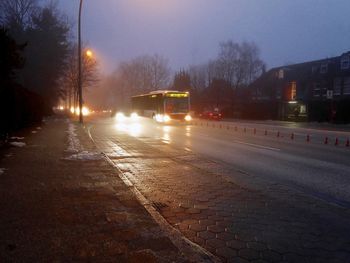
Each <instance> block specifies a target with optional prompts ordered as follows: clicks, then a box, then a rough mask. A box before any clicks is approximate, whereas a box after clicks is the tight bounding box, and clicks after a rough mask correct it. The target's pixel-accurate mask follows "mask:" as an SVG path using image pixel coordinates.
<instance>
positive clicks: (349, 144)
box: [345, 138, 350, 147]
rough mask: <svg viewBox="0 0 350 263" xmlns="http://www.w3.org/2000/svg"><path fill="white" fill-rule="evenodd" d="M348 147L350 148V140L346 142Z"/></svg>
mask: <svg viewBox="0 0 350 263" xmlns="http://www.w3.org/2000/svg"><path fill="white" fill-rule="evenodd" d="M345 146H346V147H349V146H350V141H349V138H348V139H347V140H346V144H345Z"/></svg>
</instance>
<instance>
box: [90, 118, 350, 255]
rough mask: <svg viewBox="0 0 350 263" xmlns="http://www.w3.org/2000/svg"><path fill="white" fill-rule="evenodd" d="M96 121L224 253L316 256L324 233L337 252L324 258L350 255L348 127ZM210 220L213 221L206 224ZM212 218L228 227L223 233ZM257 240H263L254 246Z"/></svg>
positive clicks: (155, 191)
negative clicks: (315, 244) (325, 127)
mask: <svg viewBox="0 0 350 263" xmlns="http://www.w3.org/2000/svg"><path fill="white" fill-rule="evenodd" d="M88 127H89V133H90V135H91V137H92V138H93V139H94V141H95V142H96V145H97V146H98V147H99V148H100V149H101V150H102V151H103V152H104V153H105V154H106V155H107V156H108V157H109V158H110V160H111V161H112V162H114V164H115V165H116V166H117V167H118V168H119V169H120V171H121V172H123V174H124V175H125V177H126V178H127V180H128V181H130V182H131V184H133V185H134V186H135V187H136V188H137V189H138V190H139V191H140V192H141V193H142V194H143V195H144V196H145V197H146V198H147V199H149V200H150V201H151V202H153V203H154V204H155V207H156V208H157V210H158V211H159V212H160V213H161V214H162V215H163V217H164V218H165V219H166V220H167V221H168V222H169V223H170V224H172V225H173V226H174V227H176V228H178V229H179V230H180V231H181V232H182V233H183V234H184V235H185V236H186V237H187V238H189V239H190V240H191V241H193V242H195V243H197V244H199V245H201V246H203V247H205V248H206V249H208V250H209V251H210V252H212V253H214V254H215V255H217V256H219V257H220V258H221V259H223V260H224V261H230V259H232V258H235V257H237V258H236V259H238V258H239V259H240V260H255V259H264V260H266V261H271V262H274V261H279V260H275V259H277V258H279V259H280V260H282V259H283V260H285V261H290V262H299V261H300V260H301V261H300V262H302V261H303V260H305V261H306V262H308V261H310V258H314V257H315V255H313V254H312V255H311V254H310V248H309V247H308V246H309V245H310V244H309V243H308V242H310V240H309V239H310V236H311V235H315V236H313V239H317V240H312V242H316V241H317V242H318V241H320V240H318V239H322V242H323V243H322V244H318V245H317V246H316V247H313V248H312V249H316V250H317V252H318V253H321V252H320V250H324V249H326V250H327V251H328V252H329V253H328V254H327V255H324V254H322V253H321V254H322V256H320V257H321V258H324V259H328V261H329V259H330V258H332V259H337V260H338V259H339V260H340V261H343V260H344V259H346V260H348V259H349V260H350V251H349V250H348V249H347V248H349V247H350V240H349V238H348V237H349V236H350V235H349V233H350V229H349V228H347V227H346V228H345V229H344V228H339V225H338V224H340V225H342V226H345V225H347V224H346V223H345V222H346V221H347V220H349V218H350V217H349V208H350V191H349V190H350V176H349V175H350V164H349V159H350V158H349V157H350V147H347V146H346V143H347V138H348V137H350V133H349V132H348V131H330V130H325V129H309V128H298V127H289V126H280V125H274V124H264V123H253V122H246V123H245V122H207V121H203V120H194V121H193V123H192V124H191V125H185V124H170V125H163V124H157V123H154V122H153V121H152V120H150V119H143V118H141V119H139V120H138V121H136V122H135V121H131V120H126V121H125V122H123V123H118V122H116V121H115V120H114V119H111V118H104V119H103V118H102V119H93V120H91V121H90V123H89V126H88ZM242 198H243V199H242ZM238 201H239V202H238ZM242 205H243V206H242ZM252 207H254V209H253V210H252V209H251V208H252ZM180 208H182V209H185V210H181V211H180V212H179V211H178V209H180ZM211 208H212V209H211ZM218 209H219V211H218ZM220 209H221V210H220ZM213 211H215V212H213ZM197 212H198V213H199V215H196V214H197ZM212 213H214V214H212ZM243 219H244V220H243ZM191 220H192V221H191ZM193 220H194V221H193ZM196 220H197V221H196ZM198 220H199V221H198ZM203 220H207V221H209V222H207V225H206V226H205V227H204V228H202V227H201V222H202V223H203ZM211 221H213V222H214V225H215V226H216V227H219V226H221V224H222V225H223V226H225V227H224V228H219V229H221V230H220V231H221V232H220V231H219V230H218V231H219V232H215V230H217V228H215V230H213V229H212V226H211V224H213V222H211ZM226 221H229V222H230V224H225V222H226ZM237 221H238V223H237ZM242 221H243V222H242ZM252 221H253V222H252ZM205 222H206V221H205ZM269 222H273V225H270V223H269ZM342 222H344V224H342ZM226 223H227V222H226ZM235 223H237V224H235ZM240 223H242V224H240ZM248 223H249V224H250V226H249V227H248V226H247V225H245V224H248ZM193 224H194V225H193ZM196 224H199V225H198V226H197V225H196ZM251 224H254V225H255V226H256V228H254V227H252V226H251ZM296 225H298V226H296ZM233 226H234V231H231V232H230V229H231V228H232V227H233ZM269 227H271V228H273V230H272V229H271V231H267V230H266V229H269ZM288 227H291V228H292V229H293V231H288ZM276 228H277V229H280V230H279V231H280V232H275V231H276ZM281 229H283V231H282V230H281ZM311 229H312V230H311ZM203 231H204V232H203ZM294 231H295V232H294ZM308 231H311V232H312V233H308ZM290 232H292V233H290ZM330 232H331V233H333V234H334V236H333V237H332V235H330ZM212 233H215V235H214V236H212V235H211V234H212ZM290 235H292V236H290ZM305 235H306V236H307V238H306V237H305ZM223 236H224V238H223ZM242 236H243V237H242ZM247 236H248V237H251V238H248V237H247ZM282 236H283V238H282ZM342 236H343V237H342ZM304 237H305V240H304ZM321 237H322V238H321ZM308 238H309V239H308ZM329 238H330V239H329ZM332 238H333V239H332ZM232 239H234V240H232ZM311 239H312V238H311ZM339 240H340V241H339ZM236 241H237V242H238V241H239V242H245V243H244V244H240V245H237V243H235V242H236ZM258 241H259V242H260V243H259V242H258ZM232 242H233V243H232ZM252 242H253V243H254V242H258V243H259V244H258V246H260V245H261V247H260V248H256V247H255V250H254V249H253V250H252ZM296 243H298V245H296ZM332 244H333V245H334V244H337V245H336V246H335V247H333V248H332V249H330V248H329V247H330V246H332ZM255 245H256V244H255ZM253 246H254V245H253ZM299 246H301V247H299ZM311 247H312V246H311ZM344 247H345V248H346V249H344ZM267 248H268V249H269V250H268V252H271V253H272V252H273V253H276V254H274V256H275V257H273V256H271V255H272V254H271V253H270V254H268V253H267V252H266V251H267V250H266V249H267ZM245 249H247V250H248V251H246V250H245ZM313 251H314V250H313ZM341 251H342V252H341ZM255 252H257V253H255ZM254 253H255V254H254ZM252 255H255V256H252ZM339 255H340V256H339ZM337 257H339V258H337ZM326 261H327V260H326ZM334 262H338V261H334Z"/></svg>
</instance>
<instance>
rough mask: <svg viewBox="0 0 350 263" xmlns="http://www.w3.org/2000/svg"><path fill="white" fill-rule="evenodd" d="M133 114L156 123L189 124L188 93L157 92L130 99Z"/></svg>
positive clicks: (173, 91)
mask: <svg viewBox="0 0 350 263" xmlns="http://www.w3.org/2000/svg"><path fill="white" fill-rule="evenodd" d="M131 107H132V110H133V112H136V113H137V114H138V115H141V116H145V117H150V118H153V119H154V120H156V121H157V122H170V121H172V120H181V121H186V122H189V121H191V120H192V118H191V115H190V93H189V92H182V91H175V90H157V91H152V92H150V93H148V94H143V95H138V96H133V97H132V98H131Z"/></svg>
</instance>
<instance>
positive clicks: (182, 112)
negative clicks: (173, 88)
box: [164, 92, 192, 122]
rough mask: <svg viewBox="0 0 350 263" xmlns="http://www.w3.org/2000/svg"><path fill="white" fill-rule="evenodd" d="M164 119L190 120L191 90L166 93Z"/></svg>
mask: <svg viewBox="0 0 350 263" xmlns="http://www.w3.org/2000/svg"><path fill="white" fill-rule="evenodd" d="M164 113H165V114H164V121H165V122H168V121H171V120H180V121H186V122H189V121H191V120H192V118H191V115H190V94H189V92H167V93H165V94H164Z"/></svg>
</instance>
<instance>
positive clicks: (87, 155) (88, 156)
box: [65, 151, 103, 161]
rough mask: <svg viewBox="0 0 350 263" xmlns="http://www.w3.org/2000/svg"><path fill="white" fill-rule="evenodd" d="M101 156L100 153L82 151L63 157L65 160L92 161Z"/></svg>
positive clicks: (99, 158)
mask: <svg viewBox="0 0 350 263" xmlns="http://www.w3.org/2000/svg"><path fill="white" fill-rule="evenodd" d="M102 158H103V156H102V154H101V153H97V152H88V151H82V152H79V153H76V154H73V155H71V156H69V157H67V158H65V160H72V161H75V160H77V161H94V160H101V159H102Z"/></svg>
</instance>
